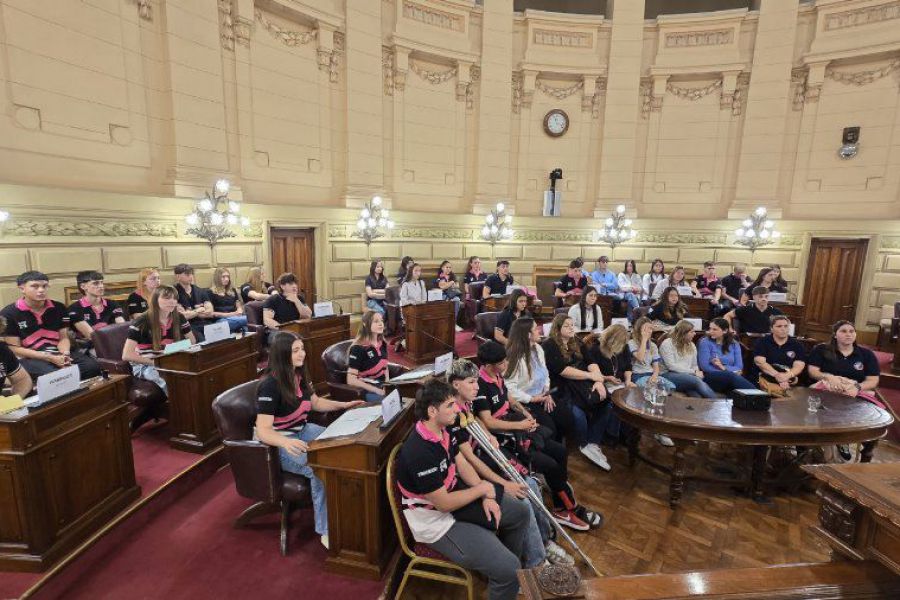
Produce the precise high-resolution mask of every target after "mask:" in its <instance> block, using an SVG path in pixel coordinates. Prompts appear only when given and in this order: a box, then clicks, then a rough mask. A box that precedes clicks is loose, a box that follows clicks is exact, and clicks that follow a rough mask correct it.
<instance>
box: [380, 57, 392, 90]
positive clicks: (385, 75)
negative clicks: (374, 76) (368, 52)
mask: <svg viewBox="0 0 900 600" xmlns="http://www.w3.org/2000/svg"><path fill="white" fill-rule="evenodd" d="M381 77H382V87H383V88H384V95H385V96H393V95H394V49H393V48H391V47H389V46H382V47H381Z"/></svg>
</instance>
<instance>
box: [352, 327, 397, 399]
mask: <svg viewBox="0 0 900 600" xmlns="http://www.w3.org/2000/svg"><path fill="white" fill-rule="evenodd" d="M387 376H388V344H387V340H385V339H384V317H383V316H381V313H379V312H376V311H374V310H373V311H369V312H367V313H363V316H362V319H360V323H359V332H358V333H357V334H356V339H355V340H353V343H352V344H351V345H350V348H349V350H348V351H347V385H351V386H353V387H357V388H360V389H361V390H364V391H365V392H366V402H381V400H382V398H383V397H384V382H385V381H386V380H387Z"/></svg>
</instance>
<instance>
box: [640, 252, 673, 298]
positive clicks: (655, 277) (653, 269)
mask: <svg viewBox="0 0 900 600" xmlns="http://www.w3.org/2000/svg"><path fill="white" fill-rule="evenodd" d="M666 279H668V277H667V276H666V264H665V263H664V262H663V261H662V259H661V258H654V259H653V262H652V263H651V264H650V272H649V273H647V274H646V275H644V277H643V278H642V279H641V286H642V287H643V288H644V298H645V299H649V298H659V296H658V295H654V292H655V291H656V287H657V284H658V285H662V286H664V287H665V284H664V283H660V282H661V281H665V280H666Z"/></svg>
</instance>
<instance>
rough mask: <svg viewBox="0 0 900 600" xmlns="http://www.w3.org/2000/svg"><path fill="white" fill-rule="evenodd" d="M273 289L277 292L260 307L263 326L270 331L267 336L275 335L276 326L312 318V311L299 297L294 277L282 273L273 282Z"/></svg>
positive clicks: (298, 288)
mask: <svg viewBox="0 0 900 600" xmlns="http://www.w3.org/2000/svg"><path fill="white" fill-rule="evenodd" d="M275 287H276V288H277V289H278V291H277V292H275V293H274V294H271V295H270V296H269V297H268V298H267V299H266V301H265V302H264V303H263V306H262V308H263V324H264V325H265V326H266V327H268V328H269V329H270V330H271V331H269V336H272V335H273V334H275V333H277V332H278V326H279V325H281V324H283V323H289V322H291V321H297V320H299V319H309V318H310V317H312V310H310V308H309V307H308V306H307V305H306V304H305V303H304V302H303V298H302V297H301V296H300V286H299V285H298V284H297V276H296V275H294V274H293V273H284V274H283V275H282V276H281V277H279V278H278V280H277V281H276V282H275Z"/></svg>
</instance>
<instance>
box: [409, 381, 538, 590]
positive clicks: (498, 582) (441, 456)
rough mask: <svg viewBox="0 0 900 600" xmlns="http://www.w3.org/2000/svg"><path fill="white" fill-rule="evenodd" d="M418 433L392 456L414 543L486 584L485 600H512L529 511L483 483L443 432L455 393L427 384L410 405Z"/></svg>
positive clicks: (443, 386)
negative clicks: (467, 571) (473, 573)
mask: <svg viewBox="0 0 900 600" xmlns="http://www.w3.org/2000/svg"><path fill="white" fill-rule="evenodd" d="M414 408H415V415H416V419H417V422H416V425H415V427H414V429H413V431H412V432H410V434H409V437H408V438H407V439H406V441H405V442H404V443H403V446H402V447H401V449H400V452H399V453H398V454H397V486H398V488H399V490H400V494H401V495H402V496H403V505H404V510H403V515H404V517H405V518H406V522H407V523H408V525H409V529H410V531H411V532H412V535H413V538H415V540H416V541H417V542H420V543H422V544H425V545H427V546H428V547H430V548H432V549H434V550H436V551H437V552H440V553H441V554H442V555H443V556H444V557H446V558H447V559H448V560H450V561H452V562H454V563H456V564H458V565H460V566H462V567H464V568H466V569H471V570H473V571H477V572H479V573H481V574H482V575H484V576H485V577H487V579H488V593H489V598H491V600H501V599H509V600H513V599H514V598H516V595H517V594H518V592H519V583H518V579H517V578H516V571H517V570H518V569H520V568H521V561H520V556H521V555H522V544H523V540H524V538H525V531H526V528H527V526H528V519H529V515H530V513H529V511H528V508H527V507H526V506H525V505H524V504H522V503H521V502H519V501H517V500H515V499H514V498H511V497H509V496H508V495H506V494H504V489H503V486H502V485H498V484H495V483H491V482H489V481H485V480H483V479H481V477H479V476H478V473H477V472H476V471H475V468H474V467H473V466H472V465H471V464H470V463H469V461H467V460H466V458H465V456H463V454H462V453H461V452H460V451H459V446H458V444H457V443H456V442H455V440H454V439H453V438H451V436H450V434H449V432H448V431H447V428H448V427H450V426H451V425H453V423H454V422H455V421H456V417H457V411H456V398H455V395H454V392H453V388H452V387H450V385H449V384H447V383H446V382H444V381H441V380H439V379H433V380H431V381H429V382H428V383H426V384H425V385H424V386H423V387H422V389H421V390H419V392H418V394H416V403H415V407H414Z"/></svg>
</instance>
